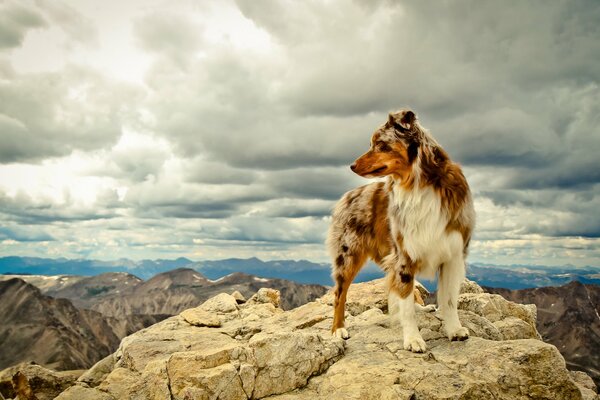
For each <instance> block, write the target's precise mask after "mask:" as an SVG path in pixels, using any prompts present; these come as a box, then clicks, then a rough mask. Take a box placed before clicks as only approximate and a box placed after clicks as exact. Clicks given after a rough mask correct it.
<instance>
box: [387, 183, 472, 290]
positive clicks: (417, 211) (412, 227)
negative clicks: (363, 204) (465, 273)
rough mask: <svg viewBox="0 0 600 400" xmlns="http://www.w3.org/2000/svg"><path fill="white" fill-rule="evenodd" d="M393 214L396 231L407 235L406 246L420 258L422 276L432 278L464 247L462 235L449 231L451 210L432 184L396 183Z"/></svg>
mask: <svg viewBox="0 0 600 400" xmlns="http://www.w3.org/2000/svg"><path fill="white" fill-rule="evenodd" d="M390 200H391V201H390V208H389V214H390V215H389V217H390V223H391V228H392V232H394V233H400V234H401V235H402V237H403V243H402V245H403V249H404V251H405V252H406V253H407V254H408V255H409V257H410V258H411V259H413V260H415V261H416V260H418V261H420V264H421V269H420V271H419V275H420V276H424V277H426V278H432V277H433V276H435V273H436V271H437V269H438V267H439V266H440V265H441V264H442V263H444V262H446V261H449V260H450V258H452V257H453V256H455V255H456V253H457V252H461V251H462V237H460V235H459V234H457V233H456V232H452V233H448V232H447V231H446V226H447V225H448V214H447V212H446V211H445V210H444V209H443V208H442V203H441V199H440V196H439V195H438V194H437V193H436V192H435V191H434V190H433V188H431V187H426V188H415V189H413V190H410V191H406V190H404V189H403V188H402V187H400V186H399V185H394V186H393V192H392V196H391V198H390Z"/></svg>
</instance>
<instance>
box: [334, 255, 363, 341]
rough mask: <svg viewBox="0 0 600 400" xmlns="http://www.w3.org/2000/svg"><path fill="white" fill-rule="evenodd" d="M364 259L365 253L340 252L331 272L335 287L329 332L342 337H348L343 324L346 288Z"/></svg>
mask: <svg viewBox="0 0 600 400" xmlns="http://www.w3.org/2000/svg"><path fill="white" fill-rule="evenodd" d="M366 259H367V256H366V254H354V255H348V254H340V255H338V256H337V257H336V259H335V264H334V268H333V273H332V277H333V280H334V282H335V288H334V290H333V326H332V327H331V333H332V334H333V335H335V336H337V337H340V338H343V339H348V338H349V337H350V335H349V334H348V331H347V330H346V328H345V325H344V315H345V311H346V295H347V293H348V288H349V287H350V284H351V283H352V281H353V280H354V278H355V277H356V275H357V274H358V271H360V269H361V268H362V266H363V265H364V263H365V261H366Z"/></svg>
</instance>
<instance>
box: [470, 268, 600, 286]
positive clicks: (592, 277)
mask: <svg viewBox="0 0 600 400" xmlns="http://www.w3.org/2000/svg"><path fill="white" fill-rule="evenodd" d="M467 277H468V278H469V279H472V280H474V281H477V282H478V283H479V284H481V285H482V286H488V287H500V288H506V289H526V288H533V287H543V286H562V285H564V284H567V283H569V282H572V281H578V282H581V283H588V284H596V285H600V268H598V267H582V268H577V267H574V266H566V267H544V266H536V265H507V266H493V265H492V266H490V265H483V264H470V265H469V266H468V268H467Z"/></svg>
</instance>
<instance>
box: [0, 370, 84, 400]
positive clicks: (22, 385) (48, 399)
mask: <svg viewBox="0 0 600 400" xmlns="http://www.w3.org/2000/svg"><path fill="white" fill-rule="evenodd" d="M82 372H83V371H81V370H75V371H60V372H56V371H52V370H49V369H46V368H44V367H42V366H41V365H37V364H32V363H29V364H27V363H25V364H18V365H15V366H13V367H10V368H6V369H5V370H3V371H0V396H4V397H5V398H19V399H27V398H35V399H37V400H52V399H54V398H55V397H56V396H58V395H59V394H60V392H62V391H64V390H65V389H67V388H68V387H70V386H72V385H73V383H75V381H76V380H77V378H78V377H79V376H80V375H81V373H82ZM32 395H33V396H35V397H32ZM0 398H2V397H0Z"/></svg>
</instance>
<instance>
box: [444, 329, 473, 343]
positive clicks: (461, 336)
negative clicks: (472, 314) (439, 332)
mask: <svg viewBox="0 0 600 400" xmlns="http://www.w3.org/2000/svg"><path fill="white" fill-rule="evenodd" d="M468 338H469V330H468V329H467V328H465V327H464V326H461V327H460V328H458V329H457V330H455V331H454V332H448V339H450V341H452V342H456V341H463V340H467V339H468Z"/></svg>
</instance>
